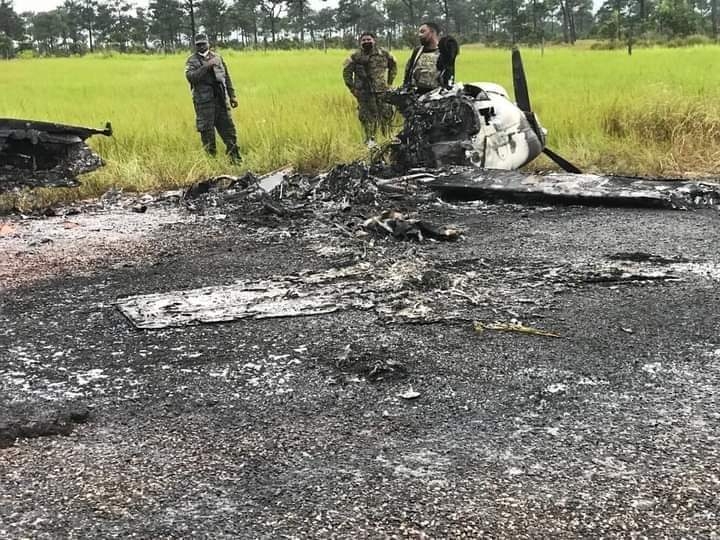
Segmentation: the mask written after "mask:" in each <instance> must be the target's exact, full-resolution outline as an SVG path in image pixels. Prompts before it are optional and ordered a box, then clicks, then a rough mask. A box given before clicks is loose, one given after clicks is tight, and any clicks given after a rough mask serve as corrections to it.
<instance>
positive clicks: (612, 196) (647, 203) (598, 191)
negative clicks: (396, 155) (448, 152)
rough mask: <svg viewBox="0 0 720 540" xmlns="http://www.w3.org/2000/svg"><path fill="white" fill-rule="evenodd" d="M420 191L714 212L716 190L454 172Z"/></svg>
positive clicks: (671, 183) (642, 181) (719, 193)
mask: <svg viewBox="0 0 720 540" xmlns="http://www.w3.org/2000/svg"><path fill="white" fill-rule="evenodd" d="M426 185H427V187H429V188H430V189H433V190H435V191H438V192H439V193H440V194H441V195H443V196H447V197H451V198H457V199H465V200H473V199H491V200H492V199H503V200H513V201H519V202H530V203H533V202H541V203H554V204H583V205H590V206H620V207H622V206H629V207H637V208H664V209H679V210H685V209H690V208H718V207H720V184H716V183H709V182H694V181H687V180H681V179H676V180H673V179H653V178H642V177H636V176H602V175H596V174H567V173H550V174H532V173H523V172H518V171H490V170H487V171H483V170H477V169H475V170H470V169H464V170H461V169H455V170H452V171H448V172H446V173H442V174H438V175H437V177H436V178H435V179H434V180H431V181H429V182H427V183H426Z"/></svg>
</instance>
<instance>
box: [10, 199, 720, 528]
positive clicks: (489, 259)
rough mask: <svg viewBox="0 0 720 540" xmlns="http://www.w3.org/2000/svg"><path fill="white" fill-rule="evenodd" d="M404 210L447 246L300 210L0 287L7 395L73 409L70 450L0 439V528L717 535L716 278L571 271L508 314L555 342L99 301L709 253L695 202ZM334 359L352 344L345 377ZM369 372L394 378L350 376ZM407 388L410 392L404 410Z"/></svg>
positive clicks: (169, 236) (711, 223)
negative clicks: (604, 276) (456, 233)
mask: <svg viewBox="0 0 720 540" xmlns="http://www.w3.org/2000/svg"><path fill="white" fill-rule="evenodd" d="M152 212H153V209H152V208H151V209H150V210H148V214H151V213H152ZM366 217H367V216H366ZM421 217H422V218H423V219H429V220H431V221H433V222H436V223H446V224H456V225H459V226H461V227H463V228H464V229H465V238H464V239H463V240H461V241H459V242H455V243H424V244H409V243H401V242H396V241H392V240H377V241H376V242H375V245H374V247H373V246H369V245H366V246H365V247H364V248H362V249H361V248H360V247H358V246H359V245H360V244H359V243H358V242H357V241H354V240H349V239H348V240H346V244H343V242H344V241H345V240H342V239H340V240H338V238H342V233H340V232H339V231H337V230H334V231H333V230H331V228H330V227H328V230H325V231H318V232H317V233H314V232H313V231H308V230H303V227H308V226H309V222H305V223H302V222H297V223H295V224H294V225H293V226H287V225H288V224H285V225H278V224H277V223H275V224H274V225H273V226H272V227H270V228H268V229H258V227H257V223H255V224H254V225H253V226H252V227H249V226H248V225H246V224H243V223H237V222H233V221H232V220H231V219H229V218H228V219H225V220H224V221H218V220H208V221H206V222H196V223H192V224H190V223H176V224H173V225H165V226H161V227H163V228H161V229H160V230H158V232H157V233H156V234H155V237H154V239H153V240H151V241H150V245H151V246H152V244H153V243H154V244H155V245H156V249H155V250H154V251H153V250H152V249H149V248H148V239H147V237H146V238H145V239H144V246H143V251H142V253H143V254H144V255H143V257H144V258H143V259H141V260H140V261H134V262H133V263H132V264H130V265H128V266H127V267H125V266H123V265H118V264H117V263H116V261H113V264H112V265H110V264H105V263H104V262H103V261H102V260H99V261H96V263H95V268H94V270H93V271H92V272H90V273H87V272H86V273H85V274H84V275H83V276H72V275H59V276H57V278H55V279H52V280H48V281H44V282H42V283H35V284H33V285H32V286H27V287H25V288H14V289H8V290H6V291H4V292H3V293H2V305H1V306H0V307H1V309H2V311H0V360H1V361H0V373H1V374H2V379H0V389H2V391H3V393H4V394H5V395H6V396H8V395H12V396H13V397H15V398H17V399H30V400H31V399H37V400H45V399H49V398H55V399H59V400H65V399H79V400H82V401H83V402H84V403H86V404H87V405H89V406H90V407H91V408H92V413H91V417H90V421H89V422H88V423H87V424H83V425H80V426H77V427H76V428H75V430H74V431H73V433H72V434H70V435H69V436H57V437H46V438H39V439H20V440H19V441H18V442H17V443H16V444H15V445H14V446H13V447H10V448H7V449H4V450H0V537H8V538H16V537H32V538H45V537H46V538H65V537H82V538H92V537H98V538H101V537H102V538H105V537H120V538H133V537H137V538H195V537H206V538H238V537H240V538H316V537H338V538H365V537H369V538H378V537H411V538H418V537H423V535H427V537H431V538H463V537H466V538H478V537H480V536H483V535H486V536H488V537H504V538H530V537H532V538H564V537H589V538H593V537H600V536H613V537H619V538H627V537H632V535H633V534H636V533H637V534H640V535H645V536H648V537H659V536H670V537H681V536H684V537H702V538H708V537H713V534H718V533H720V530H719V527H720V526H719V525H718V523H720V519H719V514H720V502H719V499H718V495H717V493H718V491H719V490H720V445H719V442H720V440H719V437H720V429H719V428H720V408H719V407H718V405H719V401H720V398H719V397H718V396H719V395H720V394H719V390H720V336H719V335H718V328H720V310H719V309H718V301H719V300H720V289H719V288H718V282H717V281H715V280H713V279H711V278H705V277H702V276H701V275H697V274H695V275H690V274H688V275H686V276H684V277H683V280H682V281H679V282H664V281H654V282H650V283H615V284H613V283H610V284H607V283H605V284H589V283H578V284H577V286H575V287H570V288H565V289H563V290H561V291H558V294H557V296H556V297H555V298H554V299H553V302H552V303H551V304H548V306H547V307H546V309H544V310H540V311H538V310H537V309H536V310H534V311H533V314H534V315H533V316H532V317H526V316H525V315H526V314H524V313H517V314H516V315H518V317H519V318H520V319H522V321H523V323H525V324H527V325H532V326H535V327H538V328H542V329H544V330H550V331H553V332H557V333H559V334H560V335H561V336H562V338H561V339H552V338H545V337H539V336H533V335H523V334H518V333H501V332H492V331H489V330H486V331H485V332H483V333H482V334H477V333H475V332H474V331H473V327H472V324H471V323H470V322H447V323H439V324H431V325H386V324H382V323H381V322H379V320H378V318H377V316H376V315H375V314H374V313H373V312H372V311H362V312H360V311H346V312H339V313H334V314H329V315H324V316H317V317H307V318H295V319H279V320H263V321H241V322H238V323H233V324H218V325H202V326H195V327H186V328H176V329H167V330H159V331H137V330H134V329H133V328H132V327H131V325H130V324H129V323H128V322H127V321H126V320H125V319H124V318H123V317H122V315H120V313H119V312H118V311H117V310H116V309H115V307H114V306H113V305H112V302H113V301H115V300H116V299H118V298H120V297H123V296H128V295H134V294H144V293H151V292H160V291H169V290H173V289H179V288H193V287H200V286H207V285H220V284H226V283H230V282H232V281H233V280H234V279H238V278H264V277H267V276H270V275H275V274H279V273H284V274H289V273H294V272H299V271H301V270H319V269H324V268H330V267H333V266H334V265H337V264H347V258H348V256H349V255H348V253H349V252H353V250H355V252H357V253H362V250H363V249H365V250H367V251H369V252H377V251H381V252H383V255H384V256H386V257H409V256H423V257H425V258H426V259H430V260H443V261H446V264H449V265H452V264H453V262H452V261H455V260H458V261H460V260H462V261H468V260H470V261H477V265H476V266H473V264H474V263H472V262H470V263H467V262H462V261H461V262H459V263H457V265H463V264H465V265H467V264H469V265H470V267H469V268H468V270H474V271H476V272H478V274H479V275H482V274H483V273H494V274H499V277H502V275H503V273H504V272H509V270H508V268H512V272H514V273H515V274H516V273H517V272H518V271H519V270H518V269H523V268H526V269H527V271H528V272H529V273H532V271H533V268H536V267H538V266H543V267H546V266H547V265H548V263H555V262H582V263H586V262H593V261H606V260H612V257H613V256H615V255H616V254H618V253H630V254H635V253H647V254H650V255H653V256H657V257H659V259H657V260H662V259H663V258H665V259H669V260H677V259H678V258H682V259H683V260H684V259H689V260H693V261H703V262H709V263H711V264H713V265H718V264H720V246H719V243H718V239H719V235H718V230H719V228H720V215H719V214H718V213H717V212H714V211H696V212H671V211H655V210H630V209H623V210H613V209H598V208H580V207H555V208H524V207H519V206H502V205H499V206H484V205H476V206H473V205H468V206H462V207H451V206H444V205H440V206H436V207H432V208H427V209H425V210H423V211H422V213H421ZM315 226H319V225H318V224H317V222H315ZM338 246H340V247H342V248H343V249H344V250H345V251H343V249H339V248H338V249H337V250H334V249H326V250H323V249H322V248H323V247H338ZM348 246H350V247H348ZM348 250H349V251H348ZM153 253H155V255H153ZM457 265H456V266H457ZM438 294H439V295H440V294H444V293H443V292H442V291H438ZM523 296H524V297H526V298H528V299H530V300H532V298H533V290H532V288H529V289H528V290H526V291H523ZM529 305H531V304H529ZM534 307H535V308H537V306H534ZM478 309H479V310H480V309H481V308H478ZM477 315H478V318H481V319H485V320H486V322H492V320H491V319H488V317H490V316H491V315H490V314H488V313H487V312H484V311H478V314H477ZM493 315H495V317H496V319H497V320H498V321H500V322H503V321H507V320H508V319H509V317H510V315H508V314H506V313H502V312H500V313H496V314H493ZM347 345H350V346H351V350H352V351H354V352H355V353H357V351H364V352H363V353H362V354H361V355H360V356H359V357H358V358H359V360H358V362H360V363H361V364H362V365H359V366H358V369H353V366H352V362H349V361H348V359H343V358H344V357H343V354H346V353H347ZM374 359H377V362H378V363H379V364H382V365H387V364H388V361H389V360H390V361H391V362H390V365H398V364H400V365H402V369H401V370H398V371H397V372H396V373H390V374H389V375H388V376H387V377H385V378H381V379H380V380H376V378H375V377H373V378H372V379H373V380H374V382H369V381H368V380H367V378H366V377H365V376H363V375H364V374H365V373H367V370H366V367H367V365H369V364H370V363H372V360H374ZM410 388H412V389H413V390H414V391H416V392H418V393H419V394H420V395H419V397H417V398H416V399H412V400H406V399H403V398H401V397H398V395H399V394H403V393H405V392H406V391H408V390H409V389H410Z"/></svg>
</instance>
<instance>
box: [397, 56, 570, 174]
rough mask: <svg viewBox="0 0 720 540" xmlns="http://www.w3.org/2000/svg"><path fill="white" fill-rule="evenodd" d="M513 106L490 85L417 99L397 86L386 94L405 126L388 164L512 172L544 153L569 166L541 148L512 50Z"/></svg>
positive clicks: (450, 88) (521, 71)
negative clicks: (514, 99) (402, 118)
mask: <svg viewBox="0 0 720 540" xmlns="http://www.w3.org/2000/svg"><path fill="white" fill-rule="evenodd" d="M512 72H513V86H514V92H515V98H516V100H517V103H513V102H512V101H511V99H510V96H509V94H508V93H507V91H506V90H505V89H504V88H503V87H502V86H500V85H498V84H496V83H490V82H475V83H469V84H452V85H449V86H447V87H441V88H437V89H436V90H433V91H432V92H429V93H426V94H423V95H420V96H418V95H417V94H416V93H415V92H414V91H412V89H406V88H401V89H398V90H395V91H392V92H390V93H389V95H388V101H390V102H391V103H392V104H394V105H395V106H396V107H397V108H398V109H399V111H400V112H401V114H402V115H403V117H404V119H405V122H404V126H403V129H402V131H401V132H400V134H399V135H398V137H397V140H396V141H395V142H394V144H392V146H391V157H392V160H393V161H394V162H396V163H397V164H398V165H400V166H402V167H405V168H412V167H431V168H437V167H446V166H452V165H466V166H470V167H476V168H479V169H498V170H514V169H519V168H520V167H523V166H524V165H526V164H528V163H529V162H530V161H532V160H533V159H535V158H536V157H537V156H538V155H540V154H541V153H545V154H546V155H547V156H548V157H549V158H550V159H552V160H553V161H554V162H555V163H557V164H558V165H559V166H560V167H561V168H562V169H563V170H565V171H566V172H569V173H580V172H581V171H580V169H578V168H577V167H576V166H575V165H573V164H572V163H570V162H569V161H567V160H566V159H564V158H562V157H561V156H559V155H558V154H557V153H555V152H553V151H552V150H550V149H549V148H547V147H546V146H545V144H546V137H545V136H546V134H547V131H546V130H545V128H543V127H542V126H541V125H540V122H539V120H538V118H537V116H536V115H535V113H534V112H533V111H532V107H531V104H530V96H529V92H528V87H527V80H526V77H525V70H524V68H523V64H522V59H521V56H520V51H518V50H517V49H514V50H513V52H512Z"/></svg>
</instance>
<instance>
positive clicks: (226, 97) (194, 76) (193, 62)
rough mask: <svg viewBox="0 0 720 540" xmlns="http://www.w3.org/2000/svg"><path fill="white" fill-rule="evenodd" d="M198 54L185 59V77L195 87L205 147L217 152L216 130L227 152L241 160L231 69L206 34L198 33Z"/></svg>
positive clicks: (195, 98) (196, 112) (197, 119)
mask: <svg viewBox="0 0 720 540" xmlns="http://www.w3.org/2000/svg"><path fill="white" fill-rule="evenodd" d="M195 50H196V52H195V54H193V55H192V56H191V57H190V58H188V59H187V61H186V62H185V77H186V78H187V80H188V82H189V83H190V88H191V89H192V98H193V105H194V106H195V123H196V126H197V130H198V131H199V132H200V139H201V140H202V144H203V147H204V148H205V151H206V152H207V153H208V154H210V155H213V156H214V155H215V154H216V153H217V148H216V147H215V130H216V129H217V131H218V133H219V134H220V137H221V138H222V140H223V142H224V143H225V152H226V153H227V155H228V156H229V157H230V159H231V160H233V161H235V162H239V161H240V160H241V158H240V152H239V151H238V147H237V133H236V132H235V124H234V123H233V120H232V117H231V116H230V108H231V107H232V108H235V107H237V106H238V102H237V99H236V97H235V88H233V84H232V80H231V79H230V73H229V72H228V69H227V66H226V65H225V62H223V60H222V58H220V56H219V55H218V54H216V53H214V52H213V51H211V50H210V44H209V42H208V38H207V36H206V35H205V34H198V35H197V36H195Z"/></svg>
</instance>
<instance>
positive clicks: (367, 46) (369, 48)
mask: <svg viewBox="0 0 720 540" xmlns="http://www.w3.org/2000/svg"><path fill="white" fill-rule="evenodd" d="M362 48H363V51H365V52H370V51H372V49H373V44H372V43H363V44H362Z"/></svg>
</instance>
